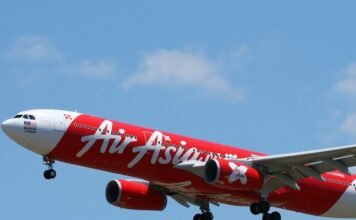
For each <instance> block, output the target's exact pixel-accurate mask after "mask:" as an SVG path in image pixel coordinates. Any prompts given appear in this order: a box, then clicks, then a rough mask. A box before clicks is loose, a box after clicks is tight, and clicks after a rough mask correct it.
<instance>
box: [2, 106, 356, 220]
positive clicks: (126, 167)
mask: <svg viewBox="0 0 356 220" xmlns="http://www.w3.org/2000/svg"><path fill="white" fill-rule="evenodd" d="M1 127H2V129H3V131H4V132H5V133H6V134H7V135H8V136H9V137H10V138H11V139H13V140H14V141H15V142H17V143H18V144H20V145H22V146H24V147H25V148H27V149H29V150H31V151H33V152H35V153H37V154H40V155H43V159H44V161H45V162H46V165H47V166H48V170H46V171H45V172H44V177H45V178H46V179H52V178H54V177H55V176H56V172H55V170H54V169H53V163H54V161H55V160H58V161H63V162H66V163H71V164H77V165H81V166H85V167H91V168H95V169H99V170H105V171H109V172H113V173H120V174H125V175H129V176H133V177H136V178H140V179H141V180H112V181H110V182H109V183H108V185H107V187H106V199H107V201H108V202H109V203H110V204H112V205H114V206H118V207H121V208H127V209H136V210H163V209H164V208H165V207H166V203H167V196H170V197H171V198H173V199H174V200H175V201H177V202H178V203H179V204H181V205H183V206H185V207H189V206H190V205H196V206H198V207H200V210H201V213H199V214H196V215H195V216H194V218H193V219H194V220H211V219H213V215H212V213H211V211H210V207H209V206H210V205H219V204H230V205H237V206H249V207H250V211H251V212H252V214H255V215H257V214H262V216H263V217H262V219H263V220H280V219H281V215H280V214H279V213H278V212H276V211H274V212H270V207H271V206H274V207H279V208H283V209H288V210H293V211H297V212H302V213H307V214H310V215H317V216H326V217H335V218H356V209H355V202H356V176H354V175H351V174H350V172H349V169H348V168H349V167H351V166H355V165H356V145H350V146H343V147H336V148H328V149H321V150H313V151H306V152H298V153H290V154H280V155H272V156H268V155H266V154H262V153H258V152H253V151H250V150H244V149H239V148H235V147H230V146H226V145H221V144H216V143H212V142H208V141H203V140H198V139H194V138H190V137H185V136H181V135H177V134H172V133H169V132H163V131H157V130H154V129H150V128H144V127H139V126H135V125H130V124H125V123H122V122H118V121H114V120H108V119H103V118H99V117H95V116H92V115H87V114H81V113H78V112H70V111H62V110H28V111H22V112H19V113H18V114H16V115H15V117H13V118H11V119H8V120H6V121H4V122H3V123H2V124H1Z"/></svg>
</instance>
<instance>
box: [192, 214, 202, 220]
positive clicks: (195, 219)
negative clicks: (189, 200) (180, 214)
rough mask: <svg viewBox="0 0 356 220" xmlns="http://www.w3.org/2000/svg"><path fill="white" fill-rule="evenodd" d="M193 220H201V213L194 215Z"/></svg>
mask: <svg viewBox="0 0 356 220" xmlns="http://www.w3.org/2000/svg"><path fill="white" fill-rule="evenodd" d="M193 220H202V214H196V215H194V217H193Z"/></svg>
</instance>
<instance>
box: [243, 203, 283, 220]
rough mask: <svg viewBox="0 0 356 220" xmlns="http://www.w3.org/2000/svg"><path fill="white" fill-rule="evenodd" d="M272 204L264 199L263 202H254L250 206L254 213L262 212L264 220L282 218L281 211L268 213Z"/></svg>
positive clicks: (279, 219)
mask: <svg viewBox="0 0 356 220" xmlns="http://www.w3.org/2000/svg"><path fill="white" fill-rule="evenodd" d="M270 208H271V205H270V204H269V203H268V202H267V201H265V200H262V201H261V202H258V203H257V202H255V203H252V204H251V206H250V211H251V213H252V214H254V215H258V214H262V220H281V219H282V217H281V214H279V212H272V213H268V212H269V209H270Z"/></svg>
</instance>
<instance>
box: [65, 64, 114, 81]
mask: <svg viewBox="0 0 356 220" xmlns="http://www.w3.org/2000/svg"><path fill="white" fill-rule="evenodd" d="M116 67H117V64H116V62H115V61H114V60H89V59H86V60H82V61H80V62H79V63H77V64H73V65H65V66H61V67H60V68H59V72H61V73H66V74H75V75H82V76H87V77H92V78H105V77H108V76H110V75H113V74H114V73H115V72H116Z"/></svg>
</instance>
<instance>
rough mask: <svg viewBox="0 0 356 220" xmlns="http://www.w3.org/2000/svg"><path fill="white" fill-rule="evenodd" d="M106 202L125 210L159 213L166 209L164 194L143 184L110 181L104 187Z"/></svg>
mask: <svg viewBox="0 0 356 220" xmlns="http://www.w3.org/2000/svg"><path fill="white" fill-rule="evenodd" d="M106 200H107V201H108V202H109V203H110V204H111V205H114V206H118V207H120V208H125V209H136V210H151V211H161V210H163V209H165V208H166V205H167V197H166V195H165V194H163V193H161V192H159V191H157V190H155V189H153V188H152V187H150V186H149V184H148V183H145V182H136V181H132V180H112V181H110V182H109V183H108V185H107V186H106Z"/></svg>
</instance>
